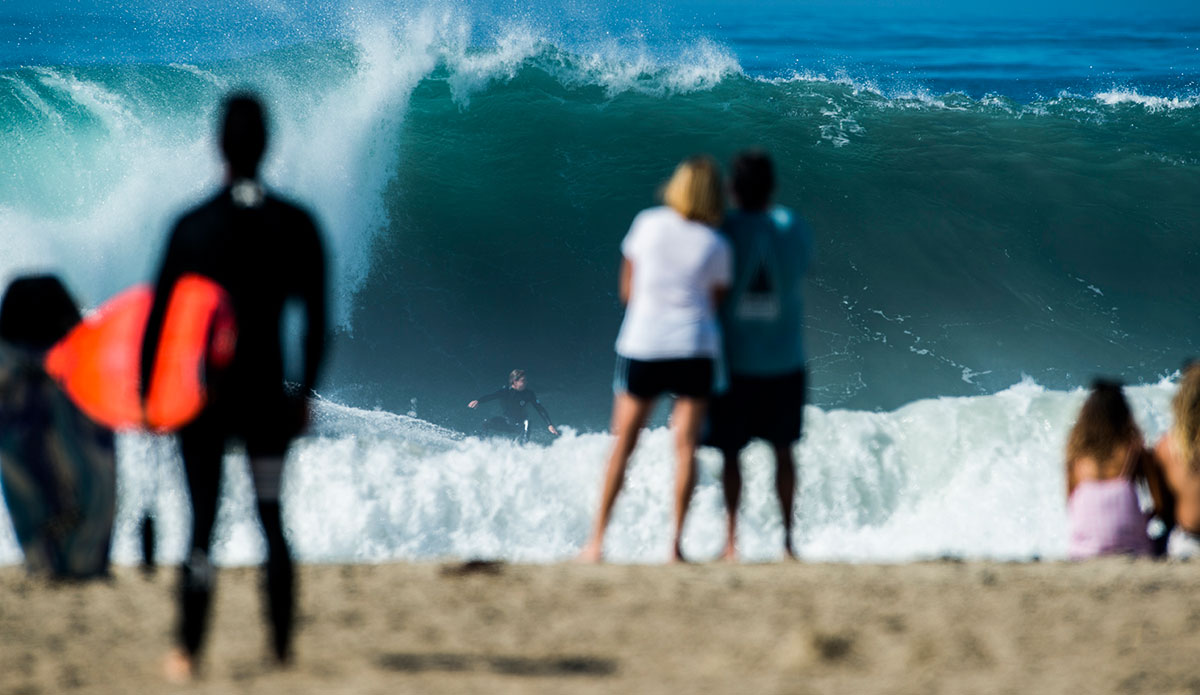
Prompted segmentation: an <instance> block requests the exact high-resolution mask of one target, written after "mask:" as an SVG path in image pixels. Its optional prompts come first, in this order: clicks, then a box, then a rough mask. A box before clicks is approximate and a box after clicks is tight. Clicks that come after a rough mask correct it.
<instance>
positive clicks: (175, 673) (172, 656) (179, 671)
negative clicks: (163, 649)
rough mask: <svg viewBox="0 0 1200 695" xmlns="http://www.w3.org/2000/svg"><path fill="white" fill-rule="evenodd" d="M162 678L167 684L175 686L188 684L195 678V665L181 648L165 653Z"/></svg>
mask: <svg viewBox="0 0 1200 695" xmlns="http://www.w3.org/2000/svg"><path fill="white" fill-rule="evenodd" d="M163 676H165V677H166V679H167V682H168V683H174V684H176V685H182V684H183V683H190V682H191V681H192V678H194V677H195V664H193V663H192V657H191V656H190V655H189V654H188V653H187V652H186V651H184V650H183V648H181V647H175V648H174V649H172V650H171V651H169V652H167V658H165V659H163Z"/></svg>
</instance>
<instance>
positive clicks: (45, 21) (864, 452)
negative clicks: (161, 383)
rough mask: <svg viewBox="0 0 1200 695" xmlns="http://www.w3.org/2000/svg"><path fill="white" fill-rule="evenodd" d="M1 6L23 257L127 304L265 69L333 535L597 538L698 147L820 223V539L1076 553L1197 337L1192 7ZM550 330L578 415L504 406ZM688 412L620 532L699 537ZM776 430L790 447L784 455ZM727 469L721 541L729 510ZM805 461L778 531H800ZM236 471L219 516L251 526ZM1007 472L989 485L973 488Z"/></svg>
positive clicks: (172, 492) (30, 265) (153, 493)
mask: <svg viewBox="0 0 1200 695" xmlns="http://www.w3.org/2000/svg"><path fill="white" fill-rule="evenodd" d="M351 5H353V6H351ZM0 35H3V37H4V40H3V41H2V42H0V132H2V133H3V136H2V137H0V170H2V171H3V172H4V174H3V176H2V177H0V247H2V248H3V249H4V252H3V254H2V255H0V275H2V276H3V279H4V280H5V281H7V280H8V279H9V278H11V277H12V276H13V275H15V274H17V273H20V272H25V271H28V270H31V269H55V270H57V271H59V272H61V273H62V274H63V276H64V277H65V279H66V280H67V282H68V284H69V285H71V286H72V288H73V289H74V290H75V291H76V292H77V294H78V295H79V296H80V298H81V299H82V300H83V301H84V302H85V303H86V304H88V305H95V304H97V303H98V302H100V301H101V300H103V299H104V298H105V297H107V296H110V295H111V294H113V293H114V292H116V291H118V290H120V289H122V288H123V287H125V286H128V285H129V284H132V283H134V282H138V281H142V280H145V279H147V278H148V277H149V276H150V273H151V272H152V270H153V267H154V265H155V263H156V262H157V258H158V255H159V253H160V252H161V246H162V243H163V240H164V236H165V234H166V231H167V229H168V228H169V225H170V222H171V219H172V218H173V216H174V215H175V214H176V213H177V212H178V211H179V210H180V209H181V208H182V207H183V206H185V205H187V204H189V203H191V202H193V201H195V200H197V199H198V198H199V197H200V196H202V195H203V194H204V192H205V191H207V190H208V189H209V188H211V186H213V185H215V183H216V182H217V181H218V180H219V166H218V162H217V160H216V157H215V154H214V152H213V149H214V148H213V145H212V141H211V135H210V134H211V131H212V127H213V109H214V107H215V105H216V103H217V101H218V99H219V98H220V96H221V95H222V94H224V93H225V92H226V91H228V90H229V89H232V88H237V87H251V88H254V89H257V90H259V91H261V92H262V93H263V94H264V95H265V96H266V98H267V100H268V103H269V104H270V106H271V110H272V124H273V132H274V134H275V140H274V146H273V148H272V150H271V152H270V154H269V156H268V161H267V165H266V178H267V180H268V182H269V183H271V184H272V185H274V186H275V187H276V188H278V189H279V190H281V191H283V192H284V193H287V194H289V195H292V196H294V197H296V198H299V199H302V200H304V201H305V202H306V203H308V204H309V206H310V207H311V208H312V209H313V210H314V212H315V213H316V215H317V216H318V218H320V220H321V222H322V225H323V227H324V229H325V231H326V234H327V236H328V238H329V241H330V247H331V251H332V253H333V259H334V265H335V276H336V280H337V297H336V299H337V301H336V307H337V322H338V326H339V328H338V335H337V336H336V343H335V349H334V352H333V355H332V357H331V360H330V363H329V365H328V366H329V369H328V371H327V377H326V379H325V382H324V385H323V386H322V388H321V393H322V397H323V399H324V400H323V402H322V406H321V415H322V417H321V418H320V425H319V427H318V429H317V432H316V433H314V435H313V436H312V437H310V438H309V439H307V440H305V441H304V442H303V443H302V444H301V445H300V446H299V447H298V451H297V462H296V463H295V464H294V465H293V467H292V473H291V477H290V480H289V483H288V485H289V487H288V488H287V489H288V490H289V492H288V495H289V496H290V501H291V504H290V508H291V510H292V511H291V512H289V514H291V519H290V521H289V523H290V524H291V526H292V532H293V535H294V537H295V538H296V542H297V546H298V548H299V549H300V552H301V555H302V557H305V558H307V559H314V560H334V559H336V560H342V559H362V560H367V561H374V560H382V559H389V558H397V557H399V558H407V557H431V556H442V555H449V556H459V557H465V556H477V555H483V556H496V557H505V558H513V559H533V560H550V559H557V558H561V557H564V556H567V555H569V554H570V553H572V552H573V551H574V549H575V548H577V546H578V544H579V543H580V542H582V539H583V537H584V534H585V532H586V528H587V524H588V522H589V520H590V515H591V512H592V511H593V505H594V502H595V496H596V494H597V493H598V491H597V489H596V488H597V483H598V480H599V466H600V463H601V460H602V458H603V455H604V449H605V447H606V445H607V444H606V443H607V439H606V438H605V436H604V435H603V434H602V432H603V429H604V427H605V426H606V424H607V418H608V407H609V402H610V398H611V394H610V390H609V383H610V375H611V368H612V341H613V339H614V337H615V334H616V328H617V325H618V324H619V322H620V316H621V312H620V307H619V304H618V302H617V300H616V296H615V284H616V283H615V273H616V267H617V262H618V260H619V257H618V251H617V246H618V244H619V241H620V239H621V237H622V236H623V234H624V232H625V231H626V229H627V226H628V223H629V221H630V220H631V219H632V216H633V215H634V214H635V213H636V212H637V211H638V210H639V209H641V208H642V207H645V206H647V205H650V204H653V202H654V192H655V190H656V188H657V187H658V185H660V183H661V182H662V181H663V179H664V178H665V177H666V176H667V175H668V174H669V172H670V169H671V167H672V166H673V165H674V163H675V162H677V161H678V160H679V159H680V158H682V157H684V156H687V155H689V154H692V153H695V152H710V153H713V154H715V155H716V156H717V157H718V158H719V159H722V160H727V159H728V157H729V156H730V155H731V154H732V153H733V152H735V151H736V150H738V149H740V148H742V147H745V146H748V145H760V146H764V147H766V148H768V149H769V150H770V151H771V152H772V153H773V154H774V155H775V157H776V159H777V163H778V167H779V173H780V178H781V185H780V192H779V197H780V199H781V200H782V201H784V202H786V203H788V204H790V205H791V206H792V207H794V208H795V209H796V210H798V211H799V212H800V213H801V214H803V215H804V216H805V217H807V218H808V220H809V222H810V224H811V225H812V226H813V228H814V231H815V233H816V236H817V262H816V265H815V266H814V273H813V277H812V280H811V282H810V285H809V292H808V297H807V306H808V311H809V313H810V315H809V316H808V317H807V320H808V326H809V330H808V334H807V340H808V345H809V354H810V355H811V358H812V359H811V364H810V374H811V383H812V390H811V393H810V400H811V402H812V404H813V406H812V407H811V408H810V410H809V417H808V423H809V424H808V434H807V436H806V439H805V440H804V443H803V444H802V445H801V460H802V491H801V497H800V503H799V508H798V510H797V514H798V516H799V518H800V528H801V529H802V531H801V533H802V534H803V542H802V549H803V550H805V551H806V552H807V553H808V554H809V555H811V556H816V557H848V558H854V559H892V558H899V559H904V558H910V557H916V556H927V555H936V554H941V553H947V552H949V553H955V554H966V555H981V556H989V557H994V556H1005V557H1007V556H1017V557H1027V556H1030V555H1048V556H1055V555H1058V554H1061V553H1062V550H1063V547H1064V546H1065V540H1064V536H1063V531H1062V528H1061V526H1062V514H1063V512H1062V499H1061V494H1062V493H1061V489H1062V480H1061V478H1062V474H1061V470H1060V467H1061V465H1060V461H1059V456H1060V455H1059V450H1060V449H1061V444H1062V441H1063V439H1064V438H1065V434H1066V428H1067V427H1068V426H1069V424H1070V420H1071V418H1072V417H1073V414H1074V410H1073V409H1074V408H1076V407H1077V406H1078V403H1079V401H1080V399H1081V394H1080V392H1079V389H1080V388H1081V387H1084V386H1086V384H1087V383H1088V381H1089V380H1090V379H1091V378H1092V377H1093V376H1095V375H1107V376H1114V377H1119V378H1121V379H1124V380H1125V381H1126V382H1127V383H1130V384H1132V385H1135V388H1134V389H1133V393H1134V394H1135V396H1136V398H1135V401H1136V403H1137V406H1138V414H1139V418H1140V419H1141V421H1142V423H1143V426H1144V427H1145V428H1146V429H1147V430H1148V434H1151V435H1153V434H1157V433H1158V432H1160V431H1161V430H1162V429H1163V428H1165V427H1166V423H1167V417H1168V416H1167V411H1166V402H1167V399H1168V398H1169V395H1170V391H1171V379H1172V375H1173V374H1174V373H1175V371H1176V369H1177V368H1178V367H1179V365H1180V364H1181V362H1182V361H1183V360H1184V359H1185V358H1187V357H1190V356H1194V355H1196V353H1197V352H1198V347H1197V342H1198V341H1200V331H1198V330H1197V328H1196V327H1197V325H1198V319H1200V310H1198V307H1200V304H1198V303H1197V301H1196V297H1195V295H1196V290H1195V289H1194V286H1195V283H1194V281H1193V276H1194V268H1195V267H1196V263H1197V261H1198V260H1200V235H1198V234H1197V232H1200V221H1198V220H1200V202H1198V200H1200V197H1198V195H1197V194H1198V193H1200V10H1197V9H1196V8H1195V7H1194V6H1192V5H1191V4H1190V3H1182V2H1179V3H1173V2H1168V1H1165V0H1164V1H1163V2H1159V3H1157V4H1156V3H1150V4H1148V5H1145V4H1143V5H1142V6H1139V7H1138V8H1137V10H1136V12H1135V11H1133V10H1130V9H1126V8H1124V7H1121V6H1119V5H1118V4H1117V3H1108V4H1105V3H1100V4H1096V3H1092V4H1089V5H1087V6H1084V5H1083V4H1081V3H1080V4H1060V5H1058V6H1055V5H1046V4H1034V3H1017V4H1015V5H1011V6H1006V7H1005V8H1003V10H1001V9H984V8H972V7H962V6H961V5H954V6H952V5H949V4H947V3H919V2H907V3H905V2H900V3H882V2H868V1H866V0H863V1H860V2H854V3H828V2H814V3H792V2H789V3H783V2H764V3H756V4H754V5H753V6H748V5H747V4H745V3H730V2H716V1H710V0H703V1H699V2H692V3H686V4H683V5H672V6H667V5H654V4H644V3H636V4H635V3H609V4H605V5H604V6H603V7H599V6H589V5H586V4H584V3H573V2H560V3H548V2H547V3H528V4H525V5H521V6H518V5H515V4H509V3H500V2H492V3H478V4H470V5H468V4H466V3H382V2H377V3H365V4H363V3H327V4H323V5H320V6H319V7H318V6H315V5H312V4H310V3H299V2H297V3H289V2H271V3H267V2H248V1H245V0H242V1H241V2H234V3H228V4H224V5H222V6H221V7H220V8H212V7H207V6H206V5H203V4H201V3H179V4H174V5H172V6H171V7H162V6H159V5H158V4H157V3H156V4H150V3H137V2H128V3H112V2H107V3H106V2H99V1H98V0H81V1H80V2H77V3H73V4H71V5H68V6H65V7H54V8H47V7H44V6H42V5H41V4H34V3H24V2H16V3H13V2H10V3H6V4H5V5H4V6H3V7H0ZM516 366H520V367H524V368H525V369H527V370H529V373H530V377H531V382H532V383H531V386H532V387H533V388H535V389H537V391H538V393H539V394H540V395H541V396H542V400H543V402H544V403H545V404H546V406H547V407H548V408H549V410H550V412H551V413H552V414H553V415H554V416H555V418H556V419H557V420H558V421H560V422H562V423H564V424H566V425H568V426H569V427H570V429H571V433H570V434H569V435H568V436H567V437H565V438H563V439H561V440H558V441H555V442H553V444H552V445H549V446H537V447H531V448H520V447H512V446H509V445H507V444H501V443H496V442H487V441H479V440H477V439H475V438H473V437H470V436H469V435H470V434H471V433H472V432H473V430H474V428H475V426H476V424H477V422H478V418H479V414H478V413H475V412H473V411H470V410H467V409H466V408H465V407H464V406H465V403H466V402H467V401H468V400H470V399H471V398H473V397H476V396H478V395H480V394H482V393H485V392H487V391H491V390H493V389H495V388H497V387H498V386H499V385H501V384H502V383H503V379H504V375H505V374H506V373H507V372H508V370H510V369H511V368H513V367H516ZM665 436H666V435H665V433H663V431H662V430H659V429H656V430H654V431H653V432H652V433H651V436H650V438H649V441H648V445H649V446H647V447H646V450H645V452H644V453H642V454H639V456H640V457H641V459H640V460H643V461H645V463H644V464H638V465H635V469H634V472H633V478H631V485H630V492H629V493H628V498H629V500H630V501H629V502H627V503H625V502H623V504H624V505H626V506H625V507H624V508H621V507H619V508H618V517H617V527H616V528H614V536H613V543H614V554H615V555H616V556H617V557H623V558H626V559H635V560H651V561H652V560H657V559H659V558H661V557H665V554H666V546H665V542H666V541H665V539H666V518H667V517H666V509H667V508H666V502H667V496H668V490H669V481H668V478H669V468H670V466H669V463H668V462H669V458H670V455H669V447H668V446H667V444H666V440H665ZM659 440H662V441H661V442H660V441H659ZM655 442H658V443H657V444H655ZM542 444H543V445H548V444H550V443H549V441H548V440H547V441H545V442H542ZM122 447H123V449H122V450H123V452H124V453H123V456H122V464H121V465H122V466H123V472H124V476H123V480H124V481H125V482H124V483H123V488H122V496H121V499H122V512H121V514H122V516H121V524H122V526H121V527H120V533H119V535H118V545H117V548H116V554H117V557H118V559H126V560H128V559H131V558H133V557H135V556H136V554H135V550H134V541H133V536H132V523H133V520H134V519H136V517H137V516H138V515H139V514H140V512H141V510H142V509H144V508H146V507H154V508H155V509H159V510H160V513H161V514H162V516H163V517H164V520H165V524H164V527H165V528H166V529H167V533H166V536H165V537H164V543H166V544H167V546H168V547H167V548H166V549H165V552H166V554H167V555H168V556H170V555H171V553H173V552H175V553H177V552H179V550H180V549H181V548H182V531H181V530H179V529H178V528H177V526H178V518H179V517H178V511H177V510H178V508H179V506H180V505H181V504H182V500H183V495H182V492H181V490H180V486H179V480H178V472H177V470H176V469H175V468H174V466H173V465H172V464H167V465H162V466H159V465H157V464H156V463H155V462H156V461H157V460H158V459H159V458H160V457H158V456H156V455H154V454H153V452H154V451H157V450H159V449H164V453H165V454H166V456H165V458H166V459H167V460H168V461H169V460H170V456H169V453H170V452H169V447H168V446H167V445H166V444H165V443H163V442H157V441H153V440H147V439H141V438H135V437H127V438H125V439H124V440H123V443H122ZM655 447H657V448H655ZM750 453H751V461H750V463H749V464H748V465H749V466H750V468H751V476H752V477H751V480H752V481H753V480H755V478H754V476H755V475H759V477H762V476H765V475H766V472H767V469H768V468H769V466H768V462H767V459H766V457H765V456H764V452H761V451H758V450H756V449H752V451H751V452H750ZM714 466H715V462H713V461H711V460H710V459H708V458H706V459H705V460H704V461H702V471H701V473H702V475H701V480H702V486H701V490H700V494H699V496H698V498H697V511H696V514H695V516H694V519H693V523H692V527H690V528H691V530H690V532H689V536H688V538H689V539H690V540H689V541H688V542H689V543H690V544H691V545H692V547H693V548H694V552H695V553H696V554H698V555H700V556H703V555H704V554H705V553H708V552H715V545H716V544H717V539H718V538H719V533H718V531H719V521H720V518H719V514H718V512H717V503H718V502H719V495H718V491H717V488H716V486H715V479H714V477H713V476H714V471H715V467H714ZM235 468H236V467H235ZM766 480H767V479H766V478H763V482H762V485H761V487H763V492H762V495H761V496H754V495H751V497H750V499H748V500H747V506H748V523H747V529H746V534H745V536H746V538H745V543H746V546H747V548H748V552H749V554H750V555H752V556H753V555H755V554H756V553H757V554H758V555H759V556H764V557H769V556H771V552H772V550H773V547H774V544H775V541H774V540H772V539H773V538H774V536H773V535H772V534H777V533H778V518H777V512H774V510H773V507H772V503H771V500H770V498H769V496H768V495H767V492H768V489H767V488H768V487H769V486H768V485H767V484H766V482H765V481H766ZM156 481H157V482H156ZM230 481H231V482H230V485H231V491H232V492H233V494H232V495H231V498H230V499H231V500H235V502H233V503H232V504H231V505H227V506H228V507H229V508H230V509H231V510H233V511H230V512H229V513H228V514H227V515H226V517H224V518H225V521H224V522H223V525H222V526H221V530H220V531H219V534H220V537H221V541H220V544H219V547H220V548H221V551H220V552H221V553H223V557H224V558H225V559H226V561H229V562H245V561H250V560H252V559H253V558H255V557H257V554H258V553H259V552H260V547H259V546H260V543H259V541H258V539H257V536H256V533H257V532H256V530H255V529H254V527H253V525H252V524H250V522H249V521H248V516H247V512H248V509H249V507H248V502H247V501H246V499H245V494H246V490H245V487H244V480H243V477H240V474H239V473H237V472H235V474H234V475H232V476H231V477H230ZM239 481H241V482H239ZM239 485H240V486H241V487H238V486H239ZM752 485H753V482H752ZM663 486H667V487H663ZM239 490H240V492H239ZM979 490H984V491H986V494H985V495H984V497H986V498H987V500H988V502H987V504H989V505H994V508H995V512H996V514H995V515H993V516H992V517H991V519H989V520H987V521H984V520H976V517H975V516H972V515H971V514H968V513H967V511H968V510H971V509H972V505H976V506H977V505H978V504H979V502H978V499H972V498H973V496H974V495H975V493H977V492H978V491H979ZM239 504H240V505H242V506H240V507H239V506H238V505H239ZM621 509H625V511H624V512H622V511H621ZM238 510H241V511H238ZM975 511H977V510H975ZM773 514H774V516H772V515H773ZM997 517H1000V518H1001V519H1002V521H1001V522H999V523H998V522H997V521H996V518H997ZM172 519H174V520H175V521H172ZM0 528H3V527H0ZM5 533H9V532H8V531H7V529H6V528H5V529H4V530H0V560H7V561H12V562H15V561H16V558H17V556H16V550H15V543H14V542H13V541H12V540H11V536H4V535H3V534H5ZM659 546H662V547H661V548H660V547H659ZM710 546H712V547H711V548H710Z"/></svg>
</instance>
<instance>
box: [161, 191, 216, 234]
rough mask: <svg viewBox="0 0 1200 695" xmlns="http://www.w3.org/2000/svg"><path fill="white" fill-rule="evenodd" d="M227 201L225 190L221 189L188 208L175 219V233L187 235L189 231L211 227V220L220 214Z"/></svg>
mask: <svg viewBox="0 0 1200 695" xmlns="http://www.w3.org/2000/svg"><path fill="white" fill-rule="evenodd" d="M224 199H225V189H221V190H219V191H217V192H216V193H213V194H211V195H209V196H208V197H207V198H205V199H204V200H201V201H200V202H198V203H195V204H194V205H192V206H190V207H188V208H187V209H186V210H184V211H183V212H182V213H180V215H179V217H177V218H176V219H175V225H174V228H173V229H174V231H175V233H176V234H180V233H184V234H186V233H187V232H188V231H189V230H193V229H196V230H205V229H208V228H209V227H210V226H211V225H210V220H211V219H212V217H213V216H214V215H218V214H220V209H221V208H222V206H223V201H224Z"/></svg>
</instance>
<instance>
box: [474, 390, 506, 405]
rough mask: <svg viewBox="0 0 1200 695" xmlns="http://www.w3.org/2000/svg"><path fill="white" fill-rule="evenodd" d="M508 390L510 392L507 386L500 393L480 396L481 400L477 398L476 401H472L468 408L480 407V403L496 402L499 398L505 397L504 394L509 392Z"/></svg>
mask: <svg viewBox="0 0 1200 695" xmlns="http://www.w3.org/2000/svg"><path fill="white" fill-rule="evenodd" d="M507 390H508V387H507V386H506V387H504V388H502V389H500V390H499V391H496V392H494V393H489V394H488V395H486V396H480V397H479V398H476V399H475V400H473V401H471V402H470V403H468V404H467V407H468V408H475V407H478V406H479V404H480V403H487V402H488V401H494V400H496V399H497V398H499V397H501V396H503V395H504V392H505V391H507Z"/></svg>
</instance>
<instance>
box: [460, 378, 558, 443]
mask: <svg viewBox="0 0 1200 695" xmlns="http://www.w3.org/2000/svg"><path fill="white" fill-rule="evenodd" d="M494 400H499V401H500V407H501V409H502V410H503V411H504V414H503V415H500V416H497V417H493V418H488V419H487V420H485V421H484V423H483V428H484V430H485V431H487V432H489V433H491V434H499V435H504V436H509V437H514V438H516V439H520V440H521V441H523V442H526V441H529V415H528V414H527V413H526V412H525V408H526V406H533V409H534V410H536V411H537V412H538V415H541V416H542V419H543V420H545V421H546V429H548V430H549V431H550V434H552V435H554V436H556V437H557V436H558V428H556V427H555V426H554V423H553V422H552V421H551V420H550V414H549V413H547V412H546V408H545V407H544V406H543V405H542V403H541V401H539V400H538V397H537V394H535V393H534V392H533V391H532V390H531V389H527V388H525V370H524V369H514V370H512V373H511V374H509V375H508V386H505V387H504V388H502V389H500V390H499V391H496V392H494V393H489V394H488V395H486V396H480V397H479V398H477V399H475V400H473V401H471V402H470V403H468V404H467V407H468V408H478V407H479V404H480V403H487V402H488V401H494Z"/></svg>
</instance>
